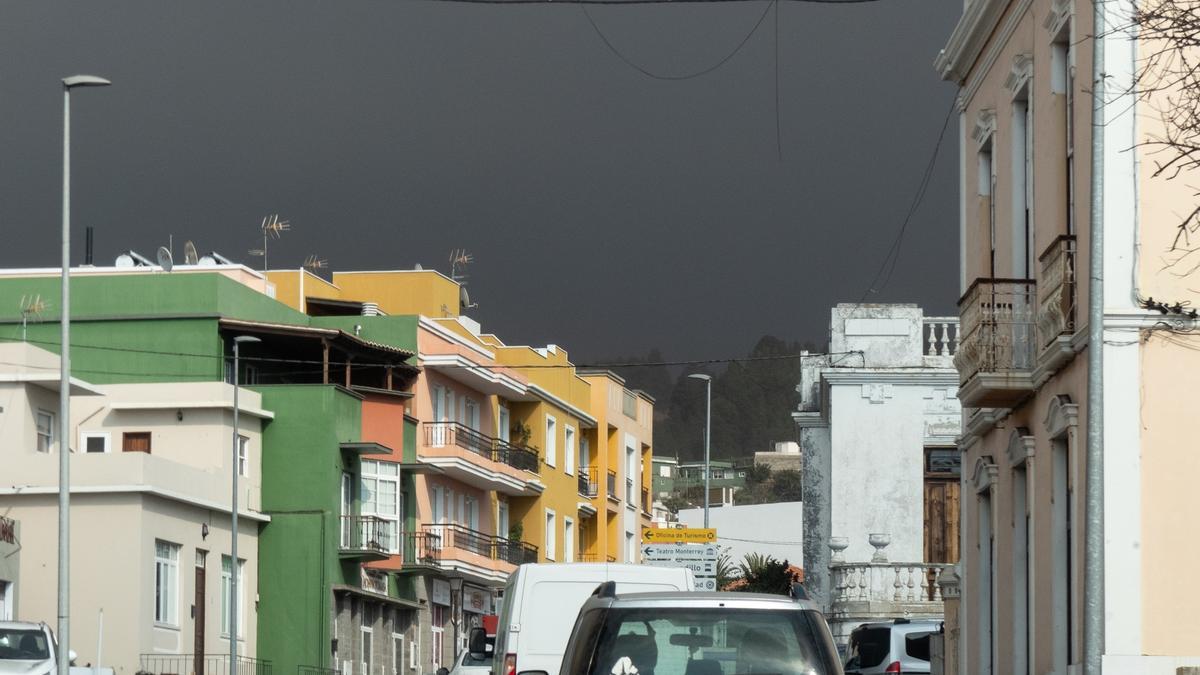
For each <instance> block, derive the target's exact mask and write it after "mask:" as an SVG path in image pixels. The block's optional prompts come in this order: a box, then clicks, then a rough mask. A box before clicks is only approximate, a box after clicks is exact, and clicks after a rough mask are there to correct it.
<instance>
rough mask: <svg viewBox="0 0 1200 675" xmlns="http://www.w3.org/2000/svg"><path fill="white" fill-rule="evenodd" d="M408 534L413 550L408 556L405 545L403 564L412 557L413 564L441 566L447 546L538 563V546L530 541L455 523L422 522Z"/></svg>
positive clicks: (477, 553) (521, 562)
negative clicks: (518, 539) (428, 523)
mask: <svg viewBox="0 0 1200 675" xmlns="http://www.w3.org/2000/svg"><path fill="white" fill-rule="evenodd" d="M410 536H411V537H412V541H413V543H412V548H413V549H414V550H413V552H412V556H411V558H410V556H409V554H408V553H407V550H408V549H407V546H406V554H405V559H404V560H405V562H406V563H407V562H408V561H409V560H410V559H412V560H415V561H416V562H415V563H414V564H424V565H432V566H435V567H438V566H441V563H442V560H443V559H444V557H445V552H446V549H458V550H460V551H467V552H469V553H473V554H475V555H478V556H481V557H484V558H490V559H492V560H502V561H505V562H509V563H512V564H513V565H521V564H524V563H531V562H537V557H538V548H537V547H536V546H534V545H533V544H529V543H526V542H523V541H517V540H514V539H506V538H505V537H499V536H496V535H492V534H487V533H486V532H479V531H477V530H472V529H471V528H469V527H466V526H464V525H458V524H455V523H445V524H436V525H422V526H421V532H417V533H412V535H410ZM418 549H420V550H418Z"/></svg>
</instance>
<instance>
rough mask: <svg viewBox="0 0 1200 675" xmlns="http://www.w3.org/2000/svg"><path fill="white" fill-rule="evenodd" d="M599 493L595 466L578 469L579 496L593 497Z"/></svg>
mask: <svg viewBox="0 0 1200 675" xmlns="http://www.w3.org/2000/svg"><path fill="white" fill-rule="evenodd" d="M599 493H600V486H599V485H597V484H596V467H594V466H587V467H583V468H582V469H580V470H579V496H581V497H595V496H596V495H597V494H599Z"/></svg>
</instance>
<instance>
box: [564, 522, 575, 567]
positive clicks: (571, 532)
mask: <svg viewBox="0 0 1200 675" xmlns="http://www.w3.org/2000/svg"><path fill="white" fill-rule="evenodd" d="M563 562H575V521H574V520H572V519H571V518H568V517H567V516H563Z"/></svg>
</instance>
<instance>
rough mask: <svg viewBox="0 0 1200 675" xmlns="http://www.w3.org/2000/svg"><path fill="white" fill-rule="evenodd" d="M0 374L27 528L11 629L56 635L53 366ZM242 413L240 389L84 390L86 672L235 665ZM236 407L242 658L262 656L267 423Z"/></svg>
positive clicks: (81, 525)
mask: <svg viewBox="0 0 1200 675" xmlns="http://www.w3.org/2000/svg"><path fill="white" fill-rule="evenodd" d="M0 363H3V364H4V365H3V366H2V367H0V401H3V412H0V466H3V467H4V473H3V481H2V482H0V513H5V514H7V517H8V518H10V519H16V520H18V521H20V523H21V528H20V554H21V556H20V569H19V579H18V581H17V582H16V584H14V585H19V588H17V589H16V591H17V593H16V594H15V596H14V597H18V598H19V602H20V604H19V606H18V612H17V613H16V615H15V616H14V618H16V619H19V620H25V621H45V622H46V623H47V624H49V625H51V626H55V625H56V608H57V578H58V576H57V564H56V562H55V561H56V560H57V556H58V452H59V451H60V450H59V449H60V448H61V439H60V438H58V428H59V427H58V422H57V418H58V415H59V406H58V404H59V399H58V384H59V379H58V377H59V375H58V368H59V366H58V356H57V355H56V354H52V353H50V352H46V351H44V350H42V349H39V348H36V347H32V346H29V345H27V344H23V343H9V344H0ZM232 400H233V389H232V387H231V386H229V385H226V384H223V383H220V382H200V383H168V384H121V385H103V386H99V385H97V386H93V385H90V384H87V383H86V382H82V381H75V382H74V384H73V388H72V397H71V446H72V447H71V451H72V453H74V456H73V457H72V458H71V607H70V612H71V636H72V639H71V648H72V649H73V650H75V652H76V653H78V655H79V656H78V659H77V660H76V663H77V664H78V665H85V664H89V663H90V664H93V665H103V666H111V667H113V668H114V669H115V671H116V672H117V673H126V674H128V675H132V674H133V673H136V672H138V671H139V670H142V669H151V668H149V667H147V666H146V665H145V664H147V663H148V662H149V661H150V660H152V659H154V660H156V662H155V663H154V664H153V669H156V670H164V669H165V668H167V667H174V668H177V669H178V670H174V671H173V672H200V671H202V670H203V669H204V667H205V659H207V660H208V662H210V663H213V664H214V666H213V667H215V663H216V661H218V660H219V659H218V658H216V655H227V654H228V653H229V648H228V646H229V645H228V640H229V638H228V635H229V606H228V605H229V603H228V598H229V595H230V593H229V587H230V585H231V574H232V568H233V566H232V565H231V564H230V557H229V553H230V532H231V527H230V508H229V505H230V496H231V466H230V465H231V464H232V462H233V459H232V436H233V433H232V411H233V405H232ZM240 406H241V410H242V414H241V416H240V425H239V426H240V429H241V431H240V436H241V437H242V438H243V439H244V440H243V441H242V443H243V448H244V450H243V452H242V454H241V456H240V457H239V459H238V462H237V467H238V471H239V474H240V480H239V482H240V488H241V489H240V490H239V506H240V508H239V512H240V526H239V538H238V558H239V561H240V563H241V564H240V565H239V567H240V568H241V576H240V577H239V578H240V582H239V585H240V589H239V595H240V596H241V598H240V601H239V604H240V610H239V617H240V618H239V620H238V625H239V631H238V632H239V634H240V635H241V636H242V637H241V640H240V644H239V654H240V655H245V656H248V657H253V656H254V655H255V653H256V651H255V636H256V635H257V622H256V619H255V596H256V594H255V588H256V587H257V572H258V545H257V541H258V529H259V525H260V524H261V523H263V522H265V521H266V520H267V518H266V516H264V515H263V514H262V513H260V502H261V500H260V487H259V486H260V476H259V473H258V467H259V458H260V449H261V428H262V423H263V421H264V420H267V419H270V418H271V413H269V412H267V411H265V410H262V409H261V408H260V398H259V395H258V394H257V393H255V392H250V391H246V390H243V391H242V392H241V400H240ZM101 625H103V627H104V629H103V632H101ZM98 653H102V656H101V657H100V658H101V659H102V660H103V663H100V664H97V654H98ZM180 655H183V656H180ZM197 657H199V658H197ZM210 670H211V668H210Z"/></svg>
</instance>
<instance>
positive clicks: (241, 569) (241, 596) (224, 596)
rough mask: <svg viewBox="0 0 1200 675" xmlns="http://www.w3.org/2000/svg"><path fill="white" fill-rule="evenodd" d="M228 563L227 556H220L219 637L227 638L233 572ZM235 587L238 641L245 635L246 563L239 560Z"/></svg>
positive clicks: (230, 618)
mask: <svg viewBox="0 0 1200 675" xmlns="http://www.w3.org/2000/svg"><path fill="white" fill-rule="evenodd" d="M229 561H230V558H229V556H227V555H223V556H221V635H223V636H224V637H229V626H230V624H231V623H232V621H233V618H232V617H231V616H230V614H229V600H230V594H231V592H232V591H233V571H232V569H230V564H229ZM237 585H238V587H237V615H238V620H237V622H238V626H237V629H238V630H237V636H238V639H239V640H240V639H242V638H243V637H244V636H245V635H246V561H245V560H243V559H241V558H238V576H237Z"/></svg>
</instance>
